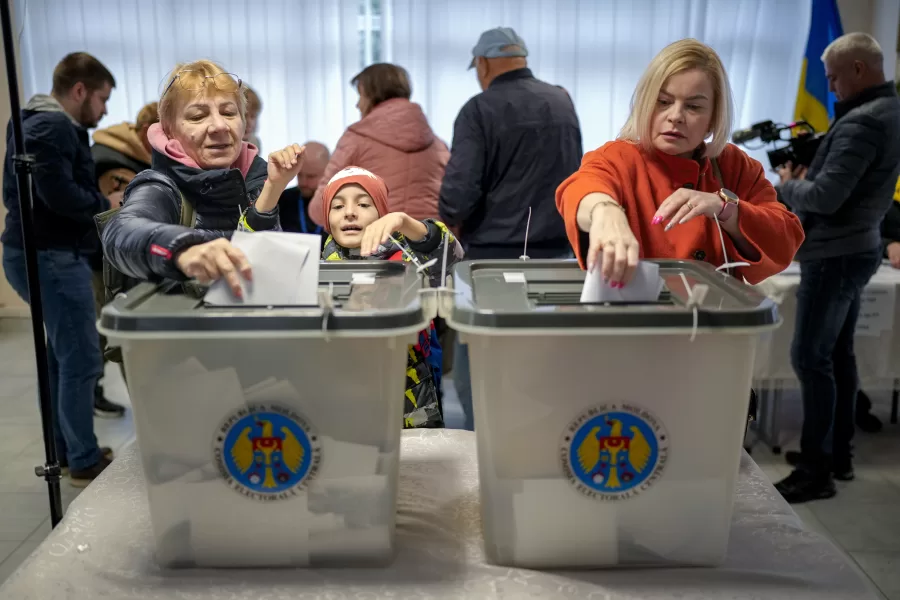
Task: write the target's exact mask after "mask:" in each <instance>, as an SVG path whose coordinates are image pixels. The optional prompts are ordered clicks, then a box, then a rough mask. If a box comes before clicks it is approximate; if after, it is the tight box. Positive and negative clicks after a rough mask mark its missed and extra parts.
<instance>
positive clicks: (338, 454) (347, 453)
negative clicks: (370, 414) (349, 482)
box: [316, 435, 379, 483]
mask: <svg viewBox="0 0 900 600" xmlns="http://www.w3.org/2000/svg"><path fill="white" fill-rule="evenodd" d="M320 439H321V440H322V463H321V464H320V465H319V474H318V475H317V476H316V481H321V482H323V483H327V481H328V480H330V479H343V478H345V477H365V476H367V475H375V474H376V473H377V472H378V457H379V453H378V448H376V447H375V446H364V445H362V444H353V443H351V442H341V441H339V440H335V439H333V438H330V437H328V436H325V435H323V436H321V437H320Z"/></svg>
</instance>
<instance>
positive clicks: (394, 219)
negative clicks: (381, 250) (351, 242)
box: [359, 212, 412, 256]
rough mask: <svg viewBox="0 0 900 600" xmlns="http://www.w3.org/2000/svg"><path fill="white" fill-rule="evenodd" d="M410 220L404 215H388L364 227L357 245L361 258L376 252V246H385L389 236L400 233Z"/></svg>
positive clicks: (397, 213) (396, 213)
mask: <svg viewBox="0 0 900 600" xmlns="http://www.w3.org/2000/svg"><path fill="white" fill-rule="evenodd" d="M411 220H412V219H411V218H410V217H409V215H407V214H406V213H402V212H395V213H388V214H386V215H384V216H383V217H381V218H380V219H378V220H377V221H375V222H374V223H372V224H371V225H369V226H368V227H366V230H365V231H364V232H363V238H362V243H361V244H360V245H359V253H360V254H361V255H363V256H371V255H372V254H374V253H375V251H376V250H378V246H380V245H382V244H387V243H388V241H389V240H390V239H391V234H392V233H394V232H395V231H400V232H401V233H402V229H404V226H405V225H406V224H407V221H411Z"/></svg>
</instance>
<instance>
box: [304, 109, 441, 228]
mask: <svg viewBox="0 0 900 600" xmlns="http://www.w3.org/2000/svg"><path fill="white" fill-rule="evenodd" d="M448 160H450V151H449V150H448V149H447V144H445V143H444V142H442V141H441V140H440V139H438V137H437V136H436V135H435V134H434V131H432V130H431V127H430V126H429V125H428V119H427V118H425V113H423V112H422V108H421V107H420V106H419V105H418V104H415V103H413V102H410V101H409V100H406V99H405V98H393V99H391V100H386V101H385V102H382V103H381V104H379V105H378V106H376V107H375V108H373V109H372V111H371V112H370V113H369V114H368V115H366V116H365V117H363V118H362V119H361V120H359V121H357V122H356V123H354V124H353V125H351V126H350V127H349V128H348V129H347V131H345V132H344V135H342V136H341V139H340V140H338V143H337V147H336V148H335V150H334V154H332V155H331V160H330V161H329V162H328V166H327V167H326V168H325V173H324V174H323V175H322V179H321V181H320V182H319V189H318V190H316V195H315V197H313V199H312V202H311V203H310V206H309V214H310V216H312V219H313V221H315V222H316V223H318V224H319V225H326V223H322V222H320V221H319V219H321V218H322V215H324V214H325V210H324V208H323V207H322V198H323V196H324V193H325V186H326V185H327V184H328V182H329V181H330V180H331V178H332V177H334V175H335V174H336V173H337V172H338V171H340V170H341V169H343V168H345V167H349V166H352V165H355V166H358V167H362V168H364V169H368V170H369V171H372V172H373V173H375V174H376V175H378V176H379V177H381V178H382V179H383V180H384V182H385V183H386V184H387V188H388V209H389V210H390V212H405V213H406V214H408V215H409V216H411V217H412V218H414V219H419V220H422V219H437V218H438V195H439V194H440V191H441V179H443V177H444V168H445V167H446V166H447V161H448Z"/></svg>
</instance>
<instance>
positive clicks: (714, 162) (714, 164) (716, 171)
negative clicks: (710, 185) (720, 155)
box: [709, 158, 725, 188]
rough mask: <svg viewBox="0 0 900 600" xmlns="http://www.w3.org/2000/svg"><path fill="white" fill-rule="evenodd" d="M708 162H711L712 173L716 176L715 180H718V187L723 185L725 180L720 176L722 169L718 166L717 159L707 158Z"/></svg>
mask: <svg viewBox="0 0 900 600" xmlns="http://www.w3.org/2000/svg"><path fill="white" fill-rule="evenodd" d="M709 162H711V163H712V168H713V174H715V176H716V180H717V181H718V182H719V187H720V188H723V187H725V180H724V179H723V178H722V169H720V168H719V161H718V160H716V159H715V158H711V159H709Z"/></svg>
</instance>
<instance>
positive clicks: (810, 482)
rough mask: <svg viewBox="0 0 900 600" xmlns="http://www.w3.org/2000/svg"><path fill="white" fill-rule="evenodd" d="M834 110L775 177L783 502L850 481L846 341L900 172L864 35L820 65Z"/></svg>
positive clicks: (896, 109) (873, 56)
mask: <svg viewBox="0 0 900 600" xmlns="http://www.w3.org/2000/svg"><path fill="white" fill-rule="evenodd" d="M822 60H823V61H824V63H825V73H826V76H827V77H828V81H829V85H830V88H831V90H832V91H833V92H834V94H835V96H836V98H837V100H838V103H837V104H836V105H835V111H834V112H835V118H834V122H833V123H832V124H831V127H830V128H829V130H828V133H827V134H826V136H825V137H824V138H823V140H822V143H821V146H820V147H819V150H818V152H817V153H816V156H815V158H814V159H813V162H812V164H811V165H810V166H809V170H808V171H807V172H806V173H803V172H802V171H801V172H794V171H792V169H791V165H786V166H785V168H782V169H779V174H780V175H781V178H782V183H781V196H782V198H783V199H784V202H785V203H786V204H787V205H788V206H789V207H790V208H791V209H792V210H793V211H794V213H795V214H796V215H797V216H798V217H800V221H801V222H802V223H803V229H804V231H805V233H806V240H805V241H804V242H803V245H802V246H801V247H800V250H799V252H798V253H797V260H798V261H799V262H800V286H799V288H798V290H797V321H796V328H795V330H794V341H793V347H792V348H791V362H792V363H793V367H794V371H795V372H796V373H797V377H798V379H799V380H800V387H801V391H802V396H803V431H802V435H801V439H800V453H799V454H797V453H788V456H787V459H788V461H789V462H792V463H794V464H795V465H796V466H797V469H796V470H795V471H794V472H793V473H792V474H791V475H790V476H789V477H787V478H786V479H784V480H783V481H781V482H779V483H778V484H777V485H776V488H777V489H778V491H779V492H781V494H782V495H783V496H784V497H785V499H787V500H788V501H789V502H792V503H793V502H805V501H808V500H816V499H821V498H830V497H831V496H834V495H835V493H836V490H835V486H834V481H833V479H832V476H833V477H834V478H837V479H842V480H850V479H853V465H852V462H851V455H850V442H851V440H852V438H853V428H854V415H855V411H854V402H855V400H856V397H857V391H858V388H859V377H858V374H857V370H856V357H855V355H854V353H853V336H854V332H855V330H856V321H857V317H858V316H859V309H860V298H861V293H862V290H863V288H864V287H865V285H866V283H868V281H869V278H870V277H871V276H872V275H873V274H874V273H875V271H876V270H877V269H878V267H879V265H880V264H881V260H882V255H883V252H884V247H883V242H882V237H881V224H882V221H883V220H884V217H885V213H887V211H888V208H889V207H890V205H891V202H892V200H891V197H892V195H893V191H894V185H895V184H896V182H897V174H898V167H900V98H898V97H897V91H896V90H895V89H894V84H893V82H886V81H885V78H884V68H883V55H882V52H881V48H880V47H879V46H878V42H876V41H875V39H874V38H872V37H871V36H870V35H868V34H864V33H849V34H847V35H844V36H841V37H840V38H838V39H837V40H835V41H834V42H833V43H832V44H831V45H829V46H828V48H826V49H825V53H824V54H823V55H822Z"/></svg>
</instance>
